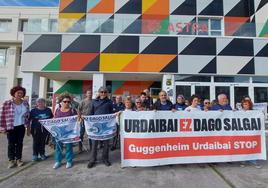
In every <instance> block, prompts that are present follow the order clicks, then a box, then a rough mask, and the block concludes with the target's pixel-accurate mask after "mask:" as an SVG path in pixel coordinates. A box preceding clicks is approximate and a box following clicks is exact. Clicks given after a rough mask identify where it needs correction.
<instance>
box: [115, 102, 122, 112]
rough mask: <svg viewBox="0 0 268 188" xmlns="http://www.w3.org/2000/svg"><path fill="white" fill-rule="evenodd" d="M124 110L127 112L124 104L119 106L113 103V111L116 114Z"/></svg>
mask: <svg viewBox="0 0 268 188" xmlns="http://www.w3.org/2000/svg"><path fill="white" fill-rule="evenodd" d="M123 110H125V105H124V104H123V103H122V102H120V103H119V104H117V103H113V111H114V112H119V111H123Z"/></svg>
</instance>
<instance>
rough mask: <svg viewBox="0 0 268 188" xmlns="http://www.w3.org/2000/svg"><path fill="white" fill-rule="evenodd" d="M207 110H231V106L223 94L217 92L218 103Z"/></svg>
mask: <svg viewBox="0 0 268 188" xmlns="http://www.w3.org/2000/svg"><path fill="white" fill-rule="evenodd" d="M209 110H214V111H217V110H219V111H221V112H222V111H224V110H232V107H231V106H230V105H229V104H228V98H227V96H226V95H225V94H219V95H218V104H216V105H213V106H211V107H210V109H209Z"/></svg>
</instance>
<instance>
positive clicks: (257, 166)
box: [254, 164, 262, 169]
mask: <svg viewBox="0 0 268 188" xmlns="http://www.w3.org/2000/svg"><path fill="white" fill-rule="evenodd" d="M254 166H255V168H257V169H260V168H262V166H261V165H259V164H255V165H254Z"/></svg>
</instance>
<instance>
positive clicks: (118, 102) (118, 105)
mask: <svg viewBox="0 0 268 188" xmlns="http://www.w3.org/2000/svg"><path fill="white" fill-rule="evenodd" d="M124 109H125V105H124V104H123V102H122V97H121V96H116V97H115V102H114V103H113V112H114V113H117V112H121V111H123V110H124ZM116 127H117V132H116V136H115V137H114V138H113V143H112V147H111V151H113V150H115V149H116V145H117V143H118V141H119V124H118V123H116Z"/></svg>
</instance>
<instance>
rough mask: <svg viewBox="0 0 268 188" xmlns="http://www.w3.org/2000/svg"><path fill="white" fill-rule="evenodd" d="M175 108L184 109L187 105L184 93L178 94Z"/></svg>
mask: <svg viewBox="0 0 268 188" xmlns="http://www.w3.org/2000/svg"><path fill="white" fill-rule="evenodd" d="M174 108H175V110H177V111H183V110H185V108H187V106H186V105H185V98H184V96H183V95H178V97H177V102H176V104H175V105H174Z"/></svg>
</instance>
